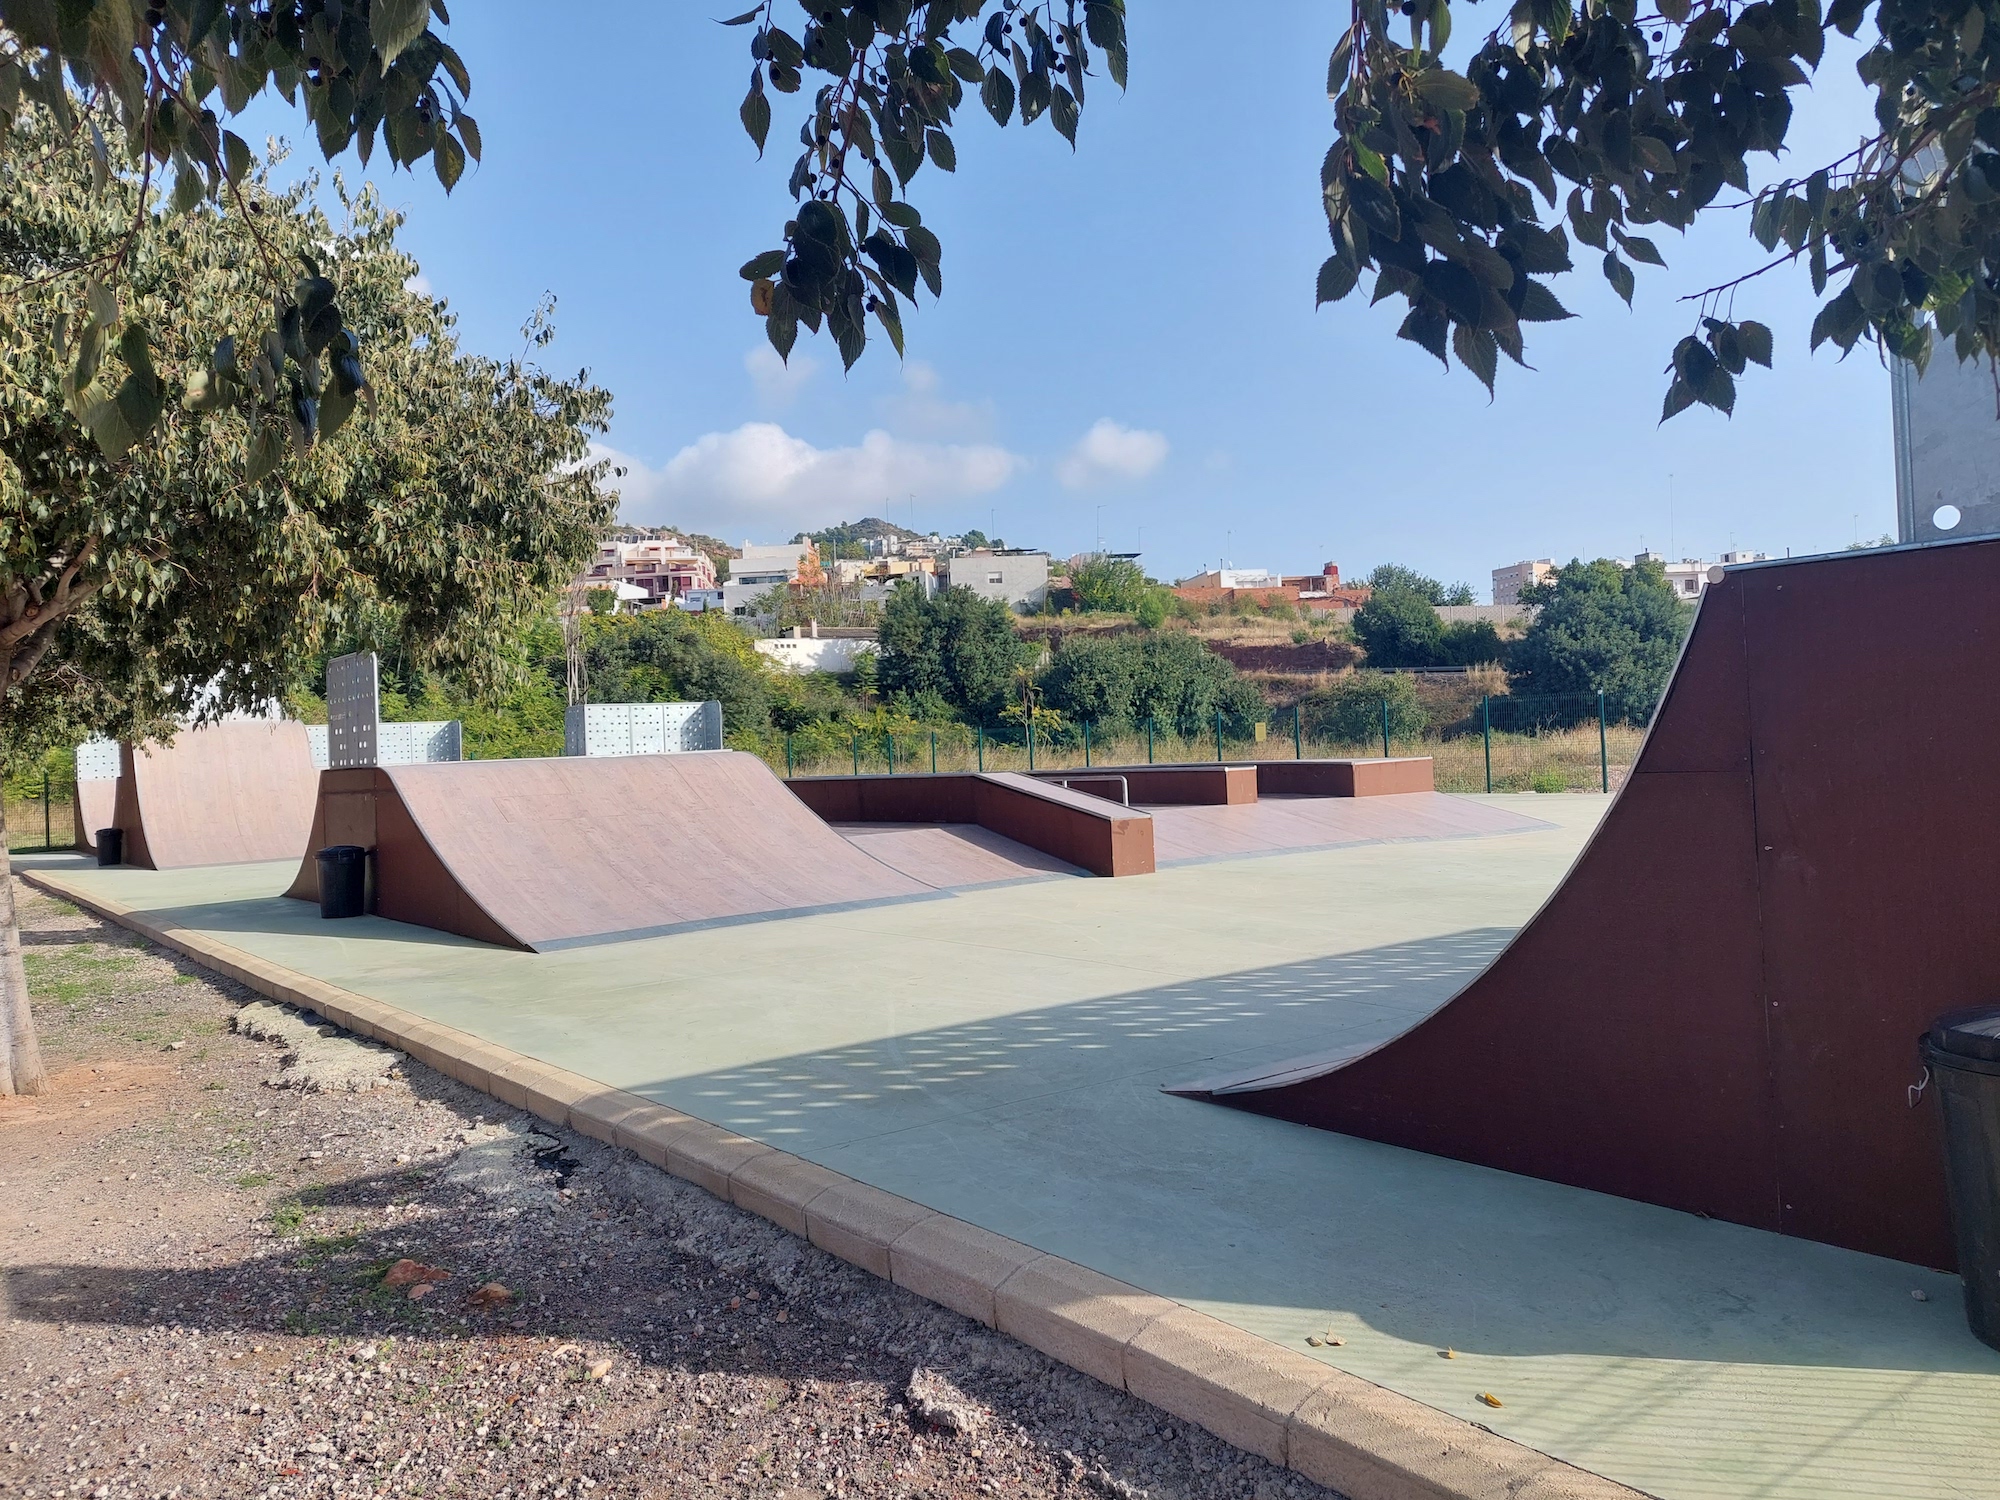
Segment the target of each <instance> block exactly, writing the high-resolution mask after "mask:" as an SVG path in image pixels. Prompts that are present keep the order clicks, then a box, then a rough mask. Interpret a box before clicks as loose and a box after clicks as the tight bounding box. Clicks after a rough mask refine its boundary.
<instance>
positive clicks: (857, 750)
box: [854, 734, 861, 776]
mask: <svg viewBox="0 0 2000 1500" xmlns="http://www.w3.org/2000/svg"><path fill="white" fill-rule="evenodd" d="M854 774H855V775H856V776H859V775H860V774H861V736H860V735H858V734H857V735H856V736H855V737H854Z"/></svg>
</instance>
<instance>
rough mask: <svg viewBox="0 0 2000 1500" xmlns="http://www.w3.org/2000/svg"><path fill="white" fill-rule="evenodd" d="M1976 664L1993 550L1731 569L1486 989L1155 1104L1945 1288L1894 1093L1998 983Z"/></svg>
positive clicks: (1929, 1116)
mask: <svg viewBox="0 0 2000 1500" xmlns="http://www.w3.org/2000/svg"><path fill="white" fill-rule="evenodd" d="M1857 601H1865V607H1863V606H1860V605H1858V604H1857ZM1996 649H2000V541H1994V540H1985V539H1975V540H1968V541H1965V542H1962V543H1947V544H1932V545H1929V546H1923V547H1911V548H1898V549H1894V550H1882V551H1870V552H1858V553H1853V554H1839V555H1834V556H1830V557H1821V558H1810V559H1801V560H1796V561H1786V562H1782V563H1767V564H1759V565H1755V566H1752V567H1748V568H1742V569H1731V570H1730V571H1729V572H1728V573H1727V574H1725V575H1724V577H1723V578H1722V580H1721V581H1720V582H1718V583H1715V584H1711V585H1710V587H1709V590H1708V593H1707V596H1706V597H1705V598H1704V599H1703V601H1702V603H1701V606H1700V610H1699V613H1698V614H1697V616H1696V619H1695V624H1694V629H1693V631H1692V633H1691V635H1690V637H1689V639H1688V642H1687V644H1686V646H1685V648H1684V650H1683V652H1682V655H1681V659H1680V662H1679V665H1678V667H1677V668H1676V670H1675V673H1674V677H1673V680H1672V683H1671V685H1670V686H1669V688H1668V691H1667V695H1666V698H1665V700H1664V702H1663V703H1662V704H1661V706H1660V709H1659V711H1658V713H1657V714H1656V716H1655V719H1654V723H1653V726H1652V729H1651V731H1650V732H1649V733H1648V735H1647V738H1646V741H1645V744H1644V746H1643V748H1642V749H1641V751H1640V755H1639V759H1638V761H1637V763H1636V764H1635V766H1634V767H1633V771H1632V775H1631V776H1630V777H1629V779H1628V780H1627V781H1626V783H1625V786H1624V787H1623V789H1622V790H1621V791H1620V792H1619V794H1618V797H1617V800H1616V802H1615V803H1614V804H1613V805H1612V807H1611V809H1610V810H1609V811H1608V812H1607V813H1606V815H1605V818H1604V821H1603V823H1602V824H1601V825H1600V827H1599V828H1598V830H1597V832H1596V834H1595V836H1594V837H1593V838H1592V840H1591V842H1590V843H1589V844H1588V845H1587V846H1586V847H1585V849H1584V851H1583V853H1582V854H1581V855H1580V856H1579V857H1578V860H1577V863H1576V865H1575V866H1574V867H1573V868H1572V870H1571V871H1570V873H1569V876H1568V877H1567V879H1566V880H1565V881H1564V883H1563V884H1562V886H1561V887H1560V888H1558V889H1557V890H1556V892H1555V893H1554V894H1553V895H1552V896H1551V897H1550V898H1549V900H1548V902H1547V903H1546V904H1545V905H1544V906H1543V908H1542V910H1541V911H1540V912H1539V913H1538V914H1537V915H1536V917H1535V918H1534V920H1533V921H1532V922H1530V923H1529V924H1528V926H1526V927H1525V928H1523V929H1522V931H1521V932H1520V933H1519V934H1517V935H1516V937H1515V938H1514V940H1513V941H1512V943H1511V944H1510V945H1509V946H1508V947H1507V948H1506V949H1505V950H1504V951H1503V952H1502V953H1501V954H1500V956H1499V957H1498V958H1496V959H1495V960H1494V962H1493V964H1492V965H1491V967H1489V968H1488V969H1487V970H1486V971H1485V973H1483V974H1482V975H1480V976H1479V977H1478V978H1477V979H1475V980H1474V981H1473V982H1472V983H1471V984H1470V985H1468V986H1467V987H1466V988H1465V989H1464V990H1463V991H1461V992H1460V993H1459V995H1458V996H1457V997H1456V998H1455V999H1453V1000H1451V1001H1450V1002H1449V1003H1447V1004H1446V1005H1444V1006H1443V1007H1442V1008H1440V1009H1439V1010H1437V1011H1436V1012H1434V1013H1433V1014H1432V1015H1431V1016H1429V1017H1428V1018H1427V1019H1425V1020H1424V1021H1422V1022H1420V1023H1419V1024H1418V1025H1417V1026H1415V1027H1414V1028H1412V1029H1411V1030H1409V1031H1407V1032H1405V1033H1404V1034H1403V1035H1401V1036H1399V1037H1397V1038H1395V1039H1394V1040H1392V1041H1390V1042H1388V1043H1386V1044H1384V1045H1382V1046H1380V1047H1378V1048H1376V1049H1374V1050H1372V1051H1368V1052H1365V1053H1363V1054H1361V1055H1351V1054H1326V1055H1321V1056H1317V1057H1302V1058H1295V1059H1293V1060H1292V1061H1290V1062H1287V1063H1283V1064H1277V1065H1273V1066H1269V1067H1265V1068H1260V1069H1258V1070H1256V1071H1255V1072H1252V1073H1247V1074H1239V1075H1236V1076H1232V1077H1226V1078H1211V1079H1207V1080H1204V1081H1202V1082H1200V1083H1196V1084H1190V1085H1188V1086H1186V1087H1184V1088H1179V1089H1175V1090H1173V1092H1176V1093H1184V1094H1189V1095H1193V1096H1195V1097H1203V1098H1208V1099H1213V1100H1215V1101H1216V1102H1218V1103H1224V1104H1229V1105H1233V1106H1235V1107H1237V1108H1240V1109H1247V1110H1252V1111H1255V1112H1257V1113H1259V1114H1266V1115H1272V1116H1276V1117H1278V1118H1280V1119H1286V1120H1294V1121H1298V1122H1301V1123H1303V1124H1307V1125H1315V1126H1319V1127H1320V1128H1322V1129H1327V1130H1337V1131H1341V1132H1343V1133H1346V1134H1349V1135H1357V1136H1363V1137H1366V1138H1368V1139H1372V1140H1378V1141H1386V1142H1389V1143H1391V1144H1394V1145H1398V1146H1406V1147H1410V1148H1413V1149H1415V1150H1418V1151H1426V1152H1431V1153H1433V1154H1436V1155H1439V1156H1447V1157H1453V1158H1456V1159H1458V1160H1461V1161H1470V1162H1477V1163H1481V1164H1483V1165H1486V1166H1490V1167H1498V1168H1501V1169H1503V1170H1505V1171H1509V1172H1520V1173H1524V1174H1526V1175H1528V1176H1532V1177H1542V1178H1548V1179H1551V1180H1553V1181H1556V1182H1562V1183H1568V1184H1571V1185H1574V1186H1577V1187H1584V1188H1593V1189H1596V1190H1598V1191H1601V1192H1606V1193H1615V1194H1618V1195H1620V1196H1623V1197H1628V1198H1637V1199H1640V1200H1642V1201H1645V1202H1649V1203H1657V1204H1662V1205H1665V1206H1666V1207H1669V1208H1677V1209H1684V1210H1687V1211H1689V1212H1692V1213H1699V1214H1705V1215H1709V1216H1711V1217H1714V1218H1719V1219H1726V1220H1731V1221H1733V1222H1735V1223H1739V1224H1748V1225H1752V1226H1754V1227H1756V1228H1760V1229H1770V1230H1776V1231H1779V1232H1781V1233H1785V1234H1793V1235H1799V1236H1802V1237H1804V1238H1806V1239H1811V1240H1820V1241H1824V1242H1826V1243H1829V1244H1834V1245H1842V1246H1845V1247H1847V1248H1850V1249H1854V1250H1862V1251H1867V1252H1870V1253H1873V1254H1878V1255H1887V1256H1893V1257H1895V1258H1897V1259H1899V1260H1906V1261H1916V1262H1919V1263H1921V1264H1925V1265H1930V1266H1937V1267H1943V1268H1950V1267H1951V1266H1952V1265H1953V1264H1954V1261H1955V1252H1954V1248H1953V1243H1952V1237H1951V1230H1950V1222H1949V1217H1948V1211H1947V1206H1946V1201H1945V1187H1944V1173H1943V1163H1942V1153H1941V1147H1940V1142H1939V1139H1938V1137H1939V1129H1938V1124H1937V1120H1936V1115H1935V1110H1934V1108H1933V1107H1932V1106H1931V1105H1930V1104H1929V1103H1928V1102H1927V1101H1924V1100H1922V1099H1920V1098H1919V1099H1917V1100H1915V1101H1914V1102H1915V1103H1916V1104H1917V1105H1918V1106H1919V1107H1912V1106H1913V1097H1912V1093H1911V1090H1912V1089H1913V1088H1914V1087H1915V1086H1916V1085H1917V1084H1918V1083H1919V1082H1920V1080H1921V1078H1922V1076H1923V1075H1922V1069H1921V1067H1920V1066H1919V1064H1918V1061H1917V1051H1916V1039H1917V1036H1918V1034H1919V1033H1920V1032H1921V1031H1922V1030H1923V1029H1924V1028H1925V1027H1926V1026H1927V1025H1928V1024H1929V1022H1930V1021H1931V1020H1932V1019H1933V1018H1934V1017H1936V1016H1937V1015H1939V1014H1940V1013H1942V1012H1944V1011H1948V1010H1951V1009H1954V1008H1956V1007H1962V1006H1970V1005H1976V1004H1982V1003H1990V1002H1991V1001H1992V999H1993V997H1994V994H1995V991H1996V985H2000V923H1995V922H1994V921H1993V919H1992V914H1993V912H1994V910H1995V909H1996V906H2000V860H1996V859H1995V858H1994V853H1993V830H1994V828H1995V827H1996V826H2000V778H1996V777H1995V776H1994V775H1993V772H1992V755H1993V747H1994V745H1996V744H2000V694H1995V693H1994V692H1992V691H1991V690H1990V685H1991V682H1992V678H1993V661H1994V656H1995V652H1996Z"/></svg>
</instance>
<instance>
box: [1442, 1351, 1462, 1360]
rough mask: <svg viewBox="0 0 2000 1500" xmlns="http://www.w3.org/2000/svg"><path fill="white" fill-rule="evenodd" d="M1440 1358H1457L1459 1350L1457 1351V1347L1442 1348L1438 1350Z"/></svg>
mask: <svg viewBox="0 0 2000 1500" xmlns="http://www.w3.org/2000/svg"><path fill="white" fill-rule="evenodd" d="M1438 1358H1439V1359H1457V1358H1458V1351H1457V1350H1456V1349H1440V1350H1438Z"/></svg>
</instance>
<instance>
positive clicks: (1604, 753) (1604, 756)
mask: <svg viewBox="0 0 2000 1500" xmlns="http://www.w3.org/2000/svg"><path fill="white" fill-rule="evenodd" d="M1597 774H1598V779H1599V780H1600V781H1601V782H1602V783H1603V786H1604V790H1605V791H1606V792H1607V793H1608V792H1609V791H1610V790H1611V750H1610V746H1609V743H1608V739H1607V736H1606V734H1605V728H1604V694H1602V693H1599V694H1598V695H1597Z"/></svg>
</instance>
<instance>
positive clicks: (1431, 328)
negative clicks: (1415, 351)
mask: <svg viewBox="0 0 2000 1500" xmlns="http://www.w3.org/2000/svg"><path fill="white" fill-rule="evenodd" d="M1449 327H1450V325H1449V324H1448V323H1447V322H1446V321H1445V316H1444V313H1443V312H1441V311H1440V310H1439V309H1437V308H1435V307H1432V306H1430V305H1428V304H1427V303H1421V302H1420V303H1418V304H1417V305H1416V306H1415V307H1412V308H1411V309H1410V313H1409V316H1408V317H1406V318H1404V319H1403V326H1402V327H1400V328H1398V329H1397V330H1396V337H1397V338H1399V339H1408V340H1409V341H1410V342H1411V343H1413V344H1415V345H1416V346H1417V347H1418V348H1420V349H1426V350H1429V351H1430V352H1431V353H1432V354H1434V355H1436V356H1437V358H1438V360H1439V362H1440V363H1442V364H1444V365H1446V366H1449V365H1450V364H1451V361H1450V360H1449V359H1448V358H1446V356H1445V352H1444V350H1445V331H1446V329H1447V328H1449Z"/></svg>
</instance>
